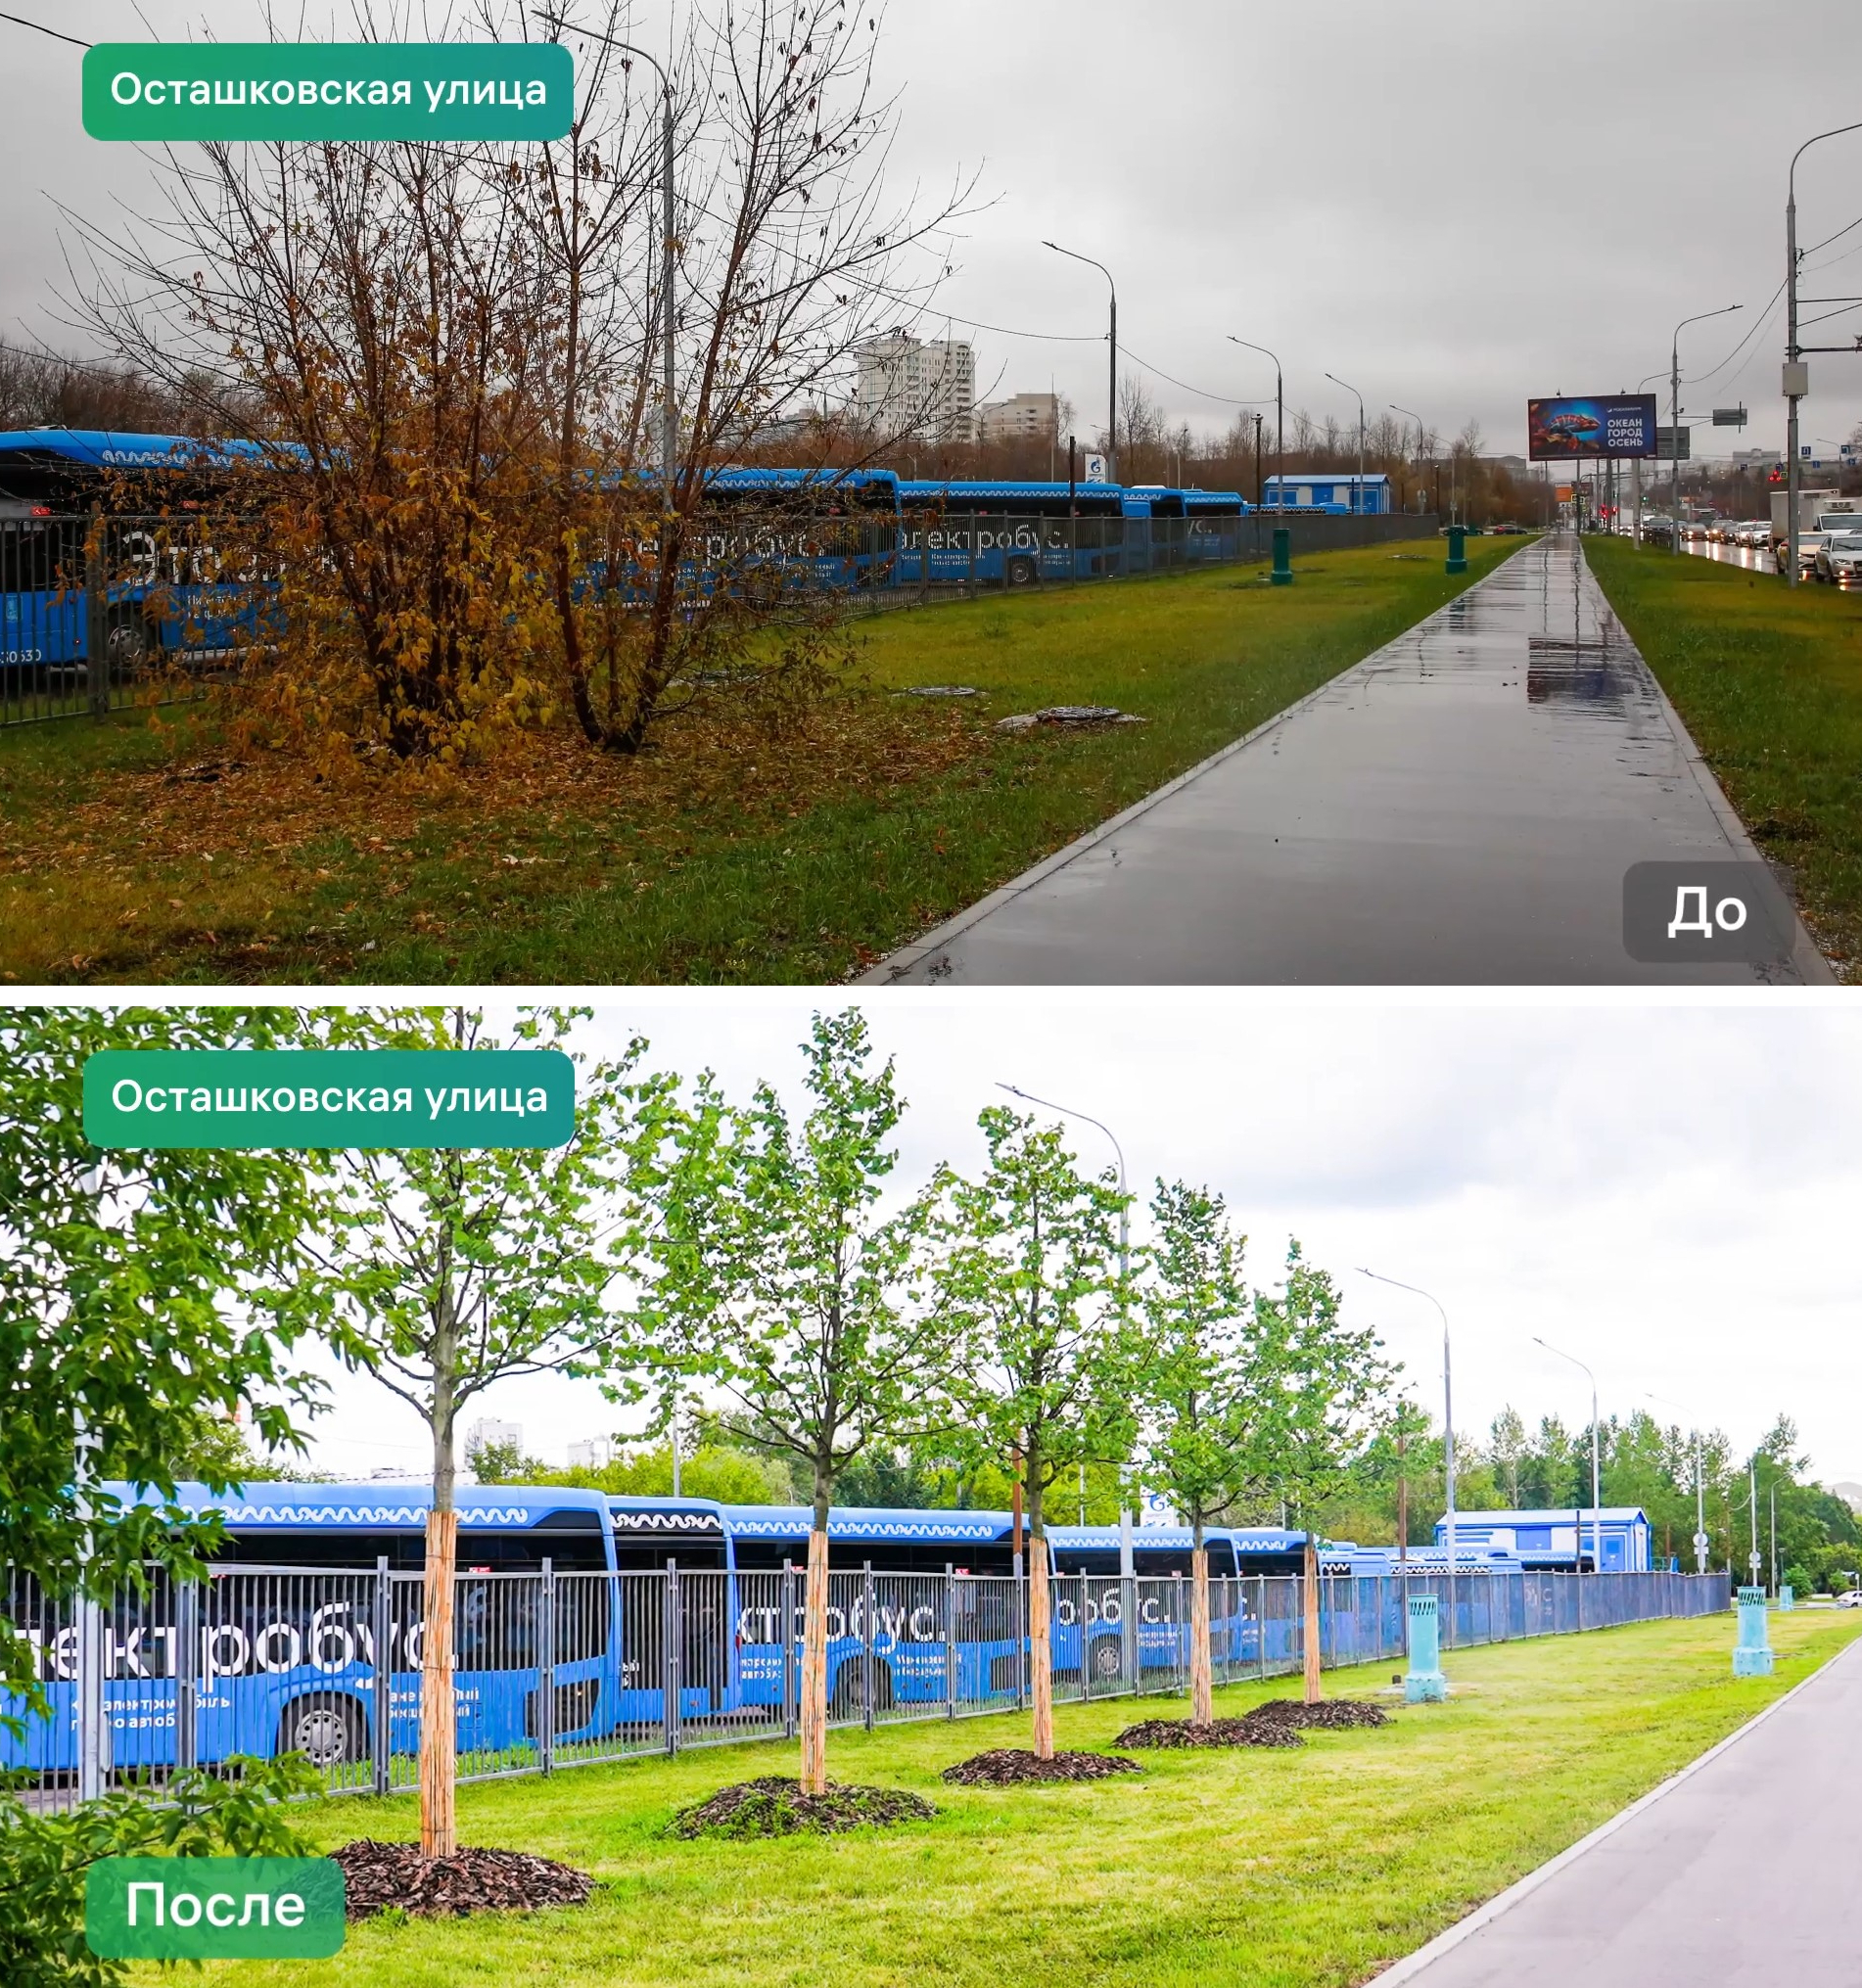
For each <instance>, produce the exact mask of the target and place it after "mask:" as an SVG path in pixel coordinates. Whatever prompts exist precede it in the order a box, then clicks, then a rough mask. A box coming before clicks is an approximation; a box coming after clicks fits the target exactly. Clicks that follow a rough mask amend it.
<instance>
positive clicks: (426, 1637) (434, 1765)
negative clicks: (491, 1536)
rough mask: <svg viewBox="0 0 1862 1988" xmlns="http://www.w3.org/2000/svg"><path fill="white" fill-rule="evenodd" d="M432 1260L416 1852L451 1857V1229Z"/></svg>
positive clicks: (454, 1738) (454, 1372) (454, 1370)
mask: <svg viewBox="0 0 1862 1988" xmlns="http://www.w3.org/2000/svg"><path fill="white" fill-rule="evenodd" d="M460 1033H461V1034H463V1025H462V1024H461V1028H460ZM435 1254H436V1257H437V1259H438V1267H439V1275H438V1277H437V1279H436V1285H435V1296H434V1309H433V1328H434V1329H433V1409H432V1421H431V1428H432V1433H433V1510H432V1511H431V1512H430V1513H429V1514H428V1516H427V1579H426V1585H425V1591H424V1595H423V1606H422V1614H421V1625H422V1627H421V1633H420V1658H421V1665H420V1854H421V1855H422V1856H423V1857H450V1856H452V1855H453V1854H454V1853H455V1852H456V1851H457V1849H458V1847H459V1839H458V1833H457V1830H456V1827H455V1825H454V1820H453V1793H454V1785H453V1784H454V1781H455V1780H456V1779H457V1774H458V1755H457V1742H458V1734H457V1729H456V1720H457V1713H456V1708H455V1704H454V1698H453V1687H452V1591H453V1575H454V1572H455V1570H456V1568H457V1566H458V1559H459V1514H458V1512H457V1510H456V1509H455V1508H454V1504H453V1456H452V1421H453V1416H454V1414H455V1413H456V1411H457V1408H458V1387H459V1319H458V1314H457V1310H456V1306H455V1299H454V1293H453V1285H452V1235H451V1232H450V1231H449V1230H442V1233H441V1234H440V1235H439V1237H438V1238H437V1247H436V1251H435Z"/></svg>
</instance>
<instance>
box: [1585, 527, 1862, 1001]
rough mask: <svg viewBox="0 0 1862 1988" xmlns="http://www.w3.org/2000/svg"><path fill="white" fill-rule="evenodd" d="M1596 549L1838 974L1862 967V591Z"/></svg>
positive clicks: (1592, 560) (1719, 774) (1638, 636)
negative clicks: (1792, 584) (1793, 584)
mask: <svg viewBox="0 0 1862 1988" xmlns="http://www.w3.org/2000/svg"><path fill="white" fill-rule="evenodd" d="M1584 556H1585V558H1586V560H1587V561H1588V562H1589V564H1590V567H1591V571H1592V572H1593V573H1594V574H1595V575H1596V576H1597V580H1598V583H1599V584H1600V585H1601V586H1602V587H1603V589H1604V591H1605V593H1606V595H1607V596H1608V597H1609V602H1610V605H1611V606H1612V607H1613V608H1614V609H1615V610H1616V612H1617V614H1618V615H1619V616H1620V617H1621V619H1622V623H1623V625H1624V626H1625V627H1626V628H1627V629H1628V630H1629V632H1630V633H1631V635H1633V636H1634V637H1635V640H1636V646H1637V648H1639V649H1640V650H1641V651H1642V653H1643V655H1644V657H1645V658H1647V660H1648V663H1649V667H1650V668H1651V669H1652V670H1653V671H1654V672H1655V675H1656V676H1657V678H1659V680H1660V683H1661V687H1662V688H1663V689H1664V690H1665V691H1666V692H1667V693H1668V695H1669V697H1670V699H1672V700H1673V703H1674V706H1675V709H1676V710H1677V711H1679V712H1680V714H1681V717H1682V718H1683V720H1684V721H1685V722H1686V724H1687V727H1688V730H1689V731H1690V732H1691V733H1693V735H1694V740H1695V743H1696V744H1697V745H1698V746H1699V748H1700V751H1701V752H1702V753H1703V754H1704V755H1705V757H1706V762H1707V764H1708V765H1709V766H1711V767H1712V769H1713V773H1714V777H1715V778H1716V779H1717V780H1718V781H1719V783H1720V785H1721V786H1722V787H1723V788H1724V789H1725V790H1726V797H1727V799H1728V800H1729V801H1731V802H1732V804H1733V806H1734V807H1735V808H1736V809H1738V810H1739V814H1740V819H1741V820H1742V821H1744V822H1745V824H1746V830H1747V832H1748V833H1749V834H1750V836H1751V838H1752V840H1753V841H1754V842H1755V843H1756V844H1757V845H1758V847H1759V848H1760V849H1761V850H1762V851H1763V852H1764V854H1765V855H1767V856H1768V857H1769V858H1770V859H1771V860H1772V861H1773V862H1774V863H1776V864H1777V865H1778V866H1779V867H1780V868H1781V869H1783V870H1784V871H1785V872H1787V874H1788V876H1789V878H1790V880H1791V882H1792V886H1793V888H1794V889H1795V891H1796V893H1797V896H1798V900H1799V905H1800V908H1801V910H1802V912H1803V917H1804V922H1805V924H1807V925H1808V926H1809V928H1810V930H1811V933H1812V935H1813V936H1814V937H1815V939H1816V941H1817V944H1818V945H1819V947H1820V948H1822V950H1823V952H1824V954H1825V956H1826V957H1827V958H1829V959H1830V961H1831V963H1832V965H1833V966H1834V967H1835V969H1836V972H1837V975H1838V977H1839V979H1842V980H1848V981H1853V980H1855V979H1857V978H1858V977H1862V602H1858V601H1857V600H1856V598H1855V597H1854V596H1853V595H1850V594H1847V593H1839V592H1838V591H1837V590H1836V588H1834V587H1827V586H1801V587H1799V588H1797V590H1796V591H1795V592H1794V593H1792V592H1791V591H1789V590H1788V589H1787V588H1786V587H1785V586H1784V585H1783V584H1782V583H1781V582H1780V581H1779V580H1777V579H1776V578H1772V577H1771V576H1770V575H1767V574H1754V573H1750V572H1747V571H1746V569H1745V568H1743V567H1737V566H1731V565H1723V564H1721V563H1720V562H1719V561H1717V560H1710V559H1699V558H1679V559H1678V558H1676V557H1675V556H1674V555H1673V554H1672V553H1667V552H1659V551H1654V550H1651V549H1648V548H1643V549H1641V550H1638V549H1637V548H1636V547H1635V546H1633V545H1631V544H1629V543H1628V542H1627V541H1626V540H1621V539H1597V540H1592V539H1587V540H1586V541H1585V545H1584Z"/></svg>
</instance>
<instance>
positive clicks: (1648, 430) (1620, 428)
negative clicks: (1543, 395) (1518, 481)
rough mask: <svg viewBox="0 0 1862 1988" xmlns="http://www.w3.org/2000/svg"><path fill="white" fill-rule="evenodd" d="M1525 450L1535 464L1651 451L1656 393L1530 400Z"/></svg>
mask: <svg viewBox="0 0 1862 1988" xmlns="http://www.w3.org/2000/svg"><path fill="white" fill-rule="evenodd" d="M1526 444H1527V446H1526V452H1527V454H1528V455H1530V456H1531V458H1532V460H1533V461H1534V462H1557V461H1568V460H1569V459H1570V458H1571V457H1573V456H1604V455H1653V454H1654V452H1655V396H1654V395H1653V393H1616V394H1591V395H1587V396H1583V397H1579V398H1575V399H1569V398H1565V397H1563V396H1559V398H1557V399H1552V400H1528V401H1527V402H1526Z"/></svg>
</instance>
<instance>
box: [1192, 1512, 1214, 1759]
mask: <svg viewBox="0 0 1862 1988" xmlns="http://www.w3.org/2000/svg"><path fill="white" fill-rule="evenodd" d="M1189 1716H1190V1718H1191V1719H1193V1720H1194V1721H1195V1722H1196V1724H1197V1725H1198V1726H1207V1725H1208V1724H1209V1722H1210V1721H1211V1720H1212V1719H1213V1718H1214V1717H1215V1716H1216V1696H1215V1665H1214V1663H1213V1662H1212V1661H1211V1658H1210V1654H1209V1549H1208V1548H1207V1547H1205V1546H1204V1545H1203V1543H1202V1527H1201V1525H1200V1524H1198V1526H1197V1527H1196V1544H1195V1548H1194V1550H1193V1551H1192V1552H1191V1553H1190V1555H1189Z"/></svg>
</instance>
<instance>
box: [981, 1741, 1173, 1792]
mask: <svg viewBox="0 0 1862 1988" xmlns="http://www.w3.org/2000/svg"><path fill="white" fill-rule="evenodd" d="M1143 1772H1144V1770H1143V1768H1142V1767H1141V1766H1140V1764H1139V1763H1138V1762H1137V1761H1136V1760H1127V1759H1126V1757H1125V1756H1124V1755H1123V1754H1122V1753H1056V1754H1055V1755H1054V1756H1053V1758H1052V1759H1051V1760H1043V1759H1041V1758H1040V1756H1039V1755H1037V1754H1035V1753H1033V1752H1031V1751H1030V1750H1029V1749H1028V1748H1027V1747H1025V1746H998V1747H995V1748H993V1749H992V1750H991V1751H990V1752H988V1753H975V1754H972V1755H971V1756H970V1758H969V1759H968V1760H959V1761H958V1762H957V1764H956V1765H955V1766H954V1767H947V1768H946V1769H945V1770H944V1779H945V1780H948V1781H953V1782H954V1783H956V1784H957V1785H958V1786H961V1787H1013V1786H1014V1785H1015V1784H1016V1783H1018V1782H1020V1781H1031V1780H1032V1781H1040V1780H1105V1779H1106V1777H1107V1776H1109V1775H1114V1774H1142V1773H1143Z"/></svg>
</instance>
